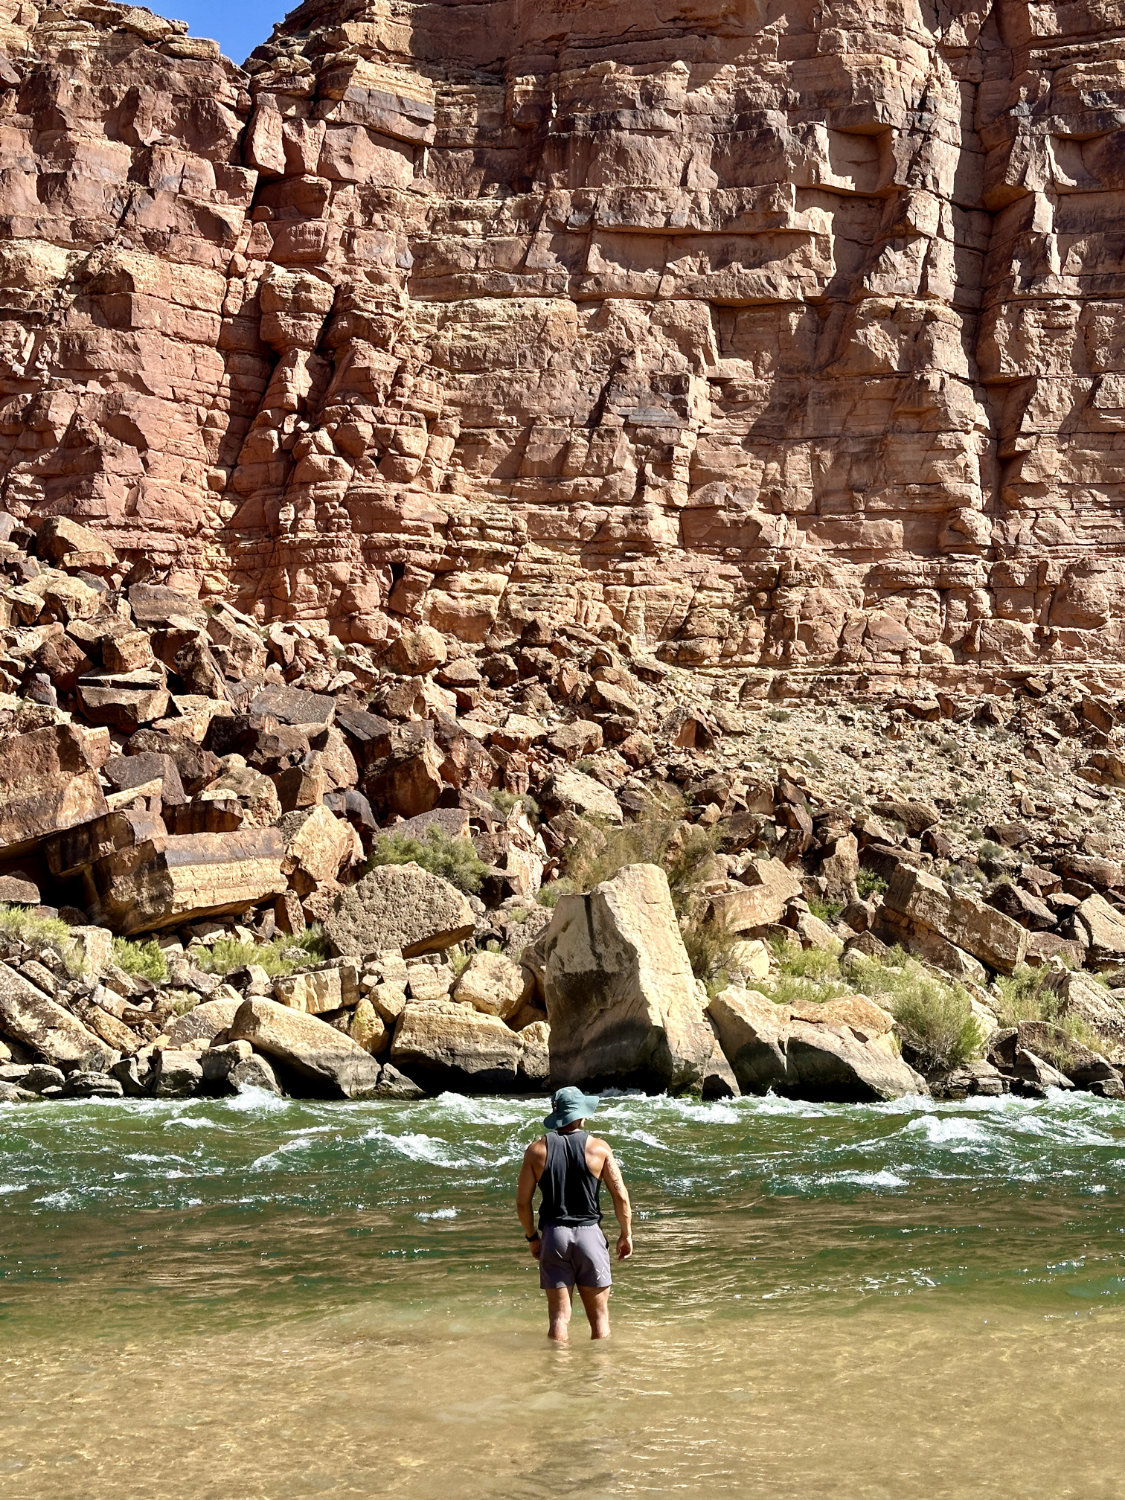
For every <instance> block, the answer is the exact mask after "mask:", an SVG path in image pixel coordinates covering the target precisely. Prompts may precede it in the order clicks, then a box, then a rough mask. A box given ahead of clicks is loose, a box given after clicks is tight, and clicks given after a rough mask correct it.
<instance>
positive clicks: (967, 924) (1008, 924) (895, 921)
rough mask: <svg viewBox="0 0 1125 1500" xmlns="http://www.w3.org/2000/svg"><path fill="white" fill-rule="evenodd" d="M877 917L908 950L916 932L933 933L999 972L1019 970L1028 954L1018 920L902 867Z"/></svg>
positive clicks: (906, 866)
mask: <svg viewBox="0 0 1125 1500" xmlns="http://www.w3.org/2000/svg"><path fill="white" fill-rule="evenodd" d="M880 916H881V920H882V924H883V925H884V926H885V927H888V928H889V929H890V930H891V932H892V934H893V935H894V936H895V937H897V939H898V940H899V941H901V942H903V944H904V946H906V947H910V946H912V942H911V939H912V937H913V935H914V934H915V933H916V932H918V931H919V930H920V931H922V932H926V931H928V932H936V933H937V934H938V936H939V937H942V938H944V939H945V940H946V942H948V943H952V944H953V945H954V946H955V947H957V948H960V949H963V950H964V951H965V952H967V953H970V954H972V955H973V957H974V958H978V959H980V961H981V962H982V963H984V964H987V965H988V966H989V968H991V969H996V970H998V971H999V972H1000V973H1002V974H1010V973H1011V972H1012V970H1013V969H1016V968H1018V967H1019V965H1020V964H1022V963H1023V961H1024V956H1025V954H1026V952H1027V931H1026V929H1025V928H1023V927H1021V926H1020V924H1019V923H1018V922H1013V921H1012V919H1011V917H1006V916H1004V914H1003V913H1002V912H999V911H997V910H996V909H995V908H994V907H991V906H986V905H985V903H984V902H983V901H981V900H980V899H979V898H978V897H977V896H973V895H970V894H968V892H965V891H955V890H953V889H951V887H949V886H947V885H945V884H944V883H943V882H942V881H940V880H938V879H937V878H936V877H935V876H933V875H928V874H926V873H925V872H924V871H922V870H915V869H913V868H911V866H909V865H900V866H899V867H898V869H897V870H896V871H895V873H894V875H893V876H892V878H891V882H890V884H889V885H888V887H887V890H886V894H885V895H884V897H883V907H882V911H881V913H880ZM878 935H879V936H880V937H883V936H884V933H883V932H882V931H880V932H879V933H878Z"/></svg>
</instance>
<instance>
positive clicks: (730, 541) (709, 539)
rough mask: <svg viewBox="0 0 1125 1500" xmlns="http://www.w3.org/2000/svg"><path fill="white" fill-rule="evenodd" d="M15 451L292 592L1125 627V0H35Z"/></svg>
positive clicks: (229, 582)
mask: <svg viewBox="0 0 1125 1500" xmlns="http://www.w3.org/2000/svg"><path fill="white" fill-rule="evenodd" d="M0 48H2V50H3V53H4V54H5V55H6V59H7V60H6V61H4V62H2V63H0V88H2V89H3V93H2V94H0V141H2V153H0V155H2V162H0V287H2V290H3V298H2V304H0V305H2V308H3V313H2V316H3V324H2V328H0V351H2V352H0V360H2V364H0V476H2V479H0V483H2V495H3V502H4V505H5V507H6V508H7V510H8V511H9V512H11V513H12V514H13V515H15V516H16V517H18V518H21V519H22V518H26V519H27V520H28V521H29V522H30V524H31V525H32V526H33V527H34V526H37V525H38V524H39V523H40V522H41V520H42V519H43V518H44V517H46V516H49V515H55V514H66V515H72V516H74V517H75V518H77V519H79V520H81V521H83V522H87V523H89V524H90V525H92V526H95V527H96V528H98V529H101V530H104V531H105V532H106V533H107V534H108V540H109V541H110V542H111V543H112V544H113V545H115V546H116V547H118V548H119V549H121V550H122V551H124V552H125V553H126V554H128V555H130V556H133V557H136V558H141V557H143V558H144V559H145V560H146V561H147V562H149V563H151V564H153V565H154V566H155V567H156V569H157V570H158V572H159V573H160V574H161V575H163V574H165V573H167V574H168V581H169V582H171V583H172V584H173V585H174V586H176V585H179V586H183V585H185V584H189V585H190V586H191V587H192V588H193V589H194V588H198V589H199V590H201V592H202V594H203V596H204V597H205V598H214V597H216V596H219V595H229V596H231V597H233V598H234V599H235V600H236V602H238V603H240V604H241V606H242V607H243V608H245V609H247V610H249V611H252V612H254V613H255V614H256V615H257V616H258V617H260V618H261V619H263V620H268V619H273V618H281V617H284V618H297V619H302V620H306V621H314V620H323V619H328V620H329V621H331V623H332V626H333V628H334V629H335V630H336V632H337V633H338V634H339V635H340V636H341V637H343V638H344V639H352V640H358V641H366V642H370V643H379V642H381V641H383V640H385V639H387V638H388V637H389V636H390V637H393V636H395V635H397V634H398V633H399V631H400V630H401V629H402V628H403V626H404V624H406V623H407V622H419V621H423V622H426V623H429V624H431V625H434V626H436V627H437V628H438V629H439V630H440V631H442V632H443V633H445V634H447V635H452V636H454V637H457V638H459V639H460V640H462V641H464V642H467V643H469V644H474V643H478V642H481V641H483V640H484V639H485V638H486V637H488V636H489V634H490V632H493V631H494V630H496V629H499V630H500V631H501V632H502V631H503V629H504V628H505V627H506V626H508V625H509V624H511V623H513V622H516V623H518V622H520V621H521V620H523V619H526V617H528V616H529V615H543V616H546V617H548V619H550V620H554V621H567V620H569V621H573V622H576V623H578V624H582V625H586V626H590V627H592V628H595V629H605V628H616V629H617V630H619V631H622V632H624V633H626V634H629V635H632V636H635V637H638V638H641V639H647V640H650V641H659V642H661V643H662V644H661V651H662V653H663V654H664V655H665V656H667V657H668V658H670V659H672V660H676V661H678V662H680V663H682V664H685V665H694V664H698V665H712V664H724V663H727V664H730V665H737V666H752V667H753V666H761V667H767V668H780V667H784V668H800V667H804V666H810V667H830V666H836V667H844V668H847V669H848V670H849V671H854V670H855V669H856V668H860V667H868V666H873V667H874V668H876V670H878V669H880V668H884V669H886V670H887V671H889V672H892V673H893V672H895V671H902V670H903V669H910V670H919V669H920V670H922V671H925V672H929V673H932V674H934V675H942V674H945V675H951V674H953V673H954V672H956V671H957V670H959V669H962V668H964V669H974V668H978V667H984V668H986V669H987V670H988V672H989V673H996V672H998V671H1006V670H1009V669H1010V668H1012V667H1017V668H1018V667H1019V666H1020V665H1026V664H1029V663H1041V662H1045V661H1052V662H1059V663H1082V662H1089V661H1098V662H1110V663H1112V662H1118V661H1120V660H1121V657H1122V647H1123V644H1125V642H1123V639H1122V637H1123V631H1125V627H1123V621H1125V597H1123V594H1125V574H1123V572H1122V570H1121V566H1120V563H1119V560H1118V558H1119V552H1120V549H1121V544H1122V540H1123V537H1125V532H1123V526H1122V521H1121V500H1122V473H1121V467H1122V461H1123V456H1125V355H1123V346H1125V316H1123V315H1122V311H1121V305H1122V304H1121V296H1122V290H1123V280H1125V273H1123V271H1122V266H1121V230H1122V218H1123V206H1125V197H1123V194H1125V167H1123V166H1122V163H1123V162H1125V153H1123V151H1122V143H1123V139H1125V137H1123V132H1125V3H1122V0H1072V3H1063V4H1046V3H1033V0H939V3H936V4H929V3H926V4H923V3H921V0H863V3H859V0H854V3H853V0H822V3H813V0H791V3H785V4H782V3H779V0H659V3H657V0H653V3H648V4H646V3H644V0H641V3H638V0H627V3H626V0H602V3H598V4H582V3H579V0H491V3H489V0H485V3H481V4H475V5H470V4H460V5H442V4H429V5H426V4H416V5H413V4H408V3H404V0H370V3H367V4H363V3H349V0H333V3H330V4H329V3H323V0H310V3H308V4H306V5H305V6H303V7H302V8H300V9H299V10H297V11H295V12H294V13H293V14H292V15H291V16H290V17H289V18H288V19H287V21H286V22H285V23H284V25H282V26H280V27H279V28H277V29H276V31H275V33H274V36H273V37H272V38H271V40H270V41H269V42H268V43H267V44H266V45H265V46H263V47H262V48H260V49H259V50H258V51H257V52H256V53H255V54H254V56H253V57H252V58H251V59H250V60H249V62H248V64H247V67H246V69H245V71H244V70H240V69H238V68H236V67H234V66H233V65H232V64H230V63H229V62H227V61H226V60H224V59H223V58H221V57H220V56H219V54H218V52H217V50H216V49H215V47H214V46H213V44H211V43H208V42H203V41H198V40H196V39H194V38H189V37H187V36H186V35H185V34H184V33H183V30H182V28H181V27H180V26H178V25H177V24H176V23H171V22H165V21H162V20H159V19H158V18H156V17H154V16H152V15H150V14H149V13H148V12H147V11H144V10H141V9H138V8H127V7H124V6H119V5H110V4H101V3H95V0H89V3H83V0H68V3H67V4H65V5H63V6H60V7H57V8H45V9H42V10H39V9H37V8H36V7H35V6H33V5H30V4H28V5H16V4H13V3H12V0H0Z"/></svg>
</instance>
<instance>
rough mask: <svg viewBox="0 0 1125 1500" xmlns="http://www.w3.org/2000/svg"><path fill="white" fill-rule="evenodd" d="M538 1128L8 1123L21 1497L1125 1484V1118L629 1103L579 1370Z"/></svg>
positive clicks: (356, 1115) (482, 1123) (6, 1252)
mask: <svg viewBox="0 0 1125 1500" xmlns="http://www.w3.org/2000/svg"><path fill="white" fill-rule="evenodd" d="M542 1112H543V1101H541V1100H540V1101H529V1100H508V1099H500V1100H482V1099H463V1098H460V1097H457V1096H454V1095H446V1096H444V1097H443V1098H441V1099H437V1100H430V1101H426V1102H423V1103H419V1104H413V1105H395V1104H351V1105H349V1104H329V1103H301V1102H297V1101H288V1100H287V1101H281V1100H276V1099H272V1098H268V1097H265V1096H243V1097H240V1098H238V1099H234V1100H231V1101H191V1102H187V1103H155V1102H152V1103H149V1102H145V1103H121V1102H101V1103H99V1102H89V1103H78V1102H75V1103H58V1104H48V1105H41V1106H30V1107H27V1106H0V1222H2V1225H3V1237H2V1241H0V1337H2V1340H3V1345H2V1350H0V1496H4V1497H7V1496H9V1495H10V1496H21V1497H34V1500H59V1497H67V1500H70V1497H75V1500H77V1497H80V1496H81V1497H86V1496H89V1497H94V1500H107V1497H108V1500H125V1497H134V1496H136V1497H138V1500H140V1497H145V1500H164V1497H168V1500H189V1497H190V1500H212V1497H213V1500H220V1497H221V1500H297V1497H301V1500H304V1497H309V1496H383V1495H387V1496H402V1497H410V1500H414V1497H426V1500H431V1497H436V1500H461V1497H466V1500H468V1497H473V1500H476V1497H483V1500H490V1497H516V1496H528V1495H536V1494H541V1495H544V1496H550V1497H554V1496H559V1497H570V1496H582V1497H584V1500H587V1497H592V1500H598V1497H603V1496H605V1497H610V1496H612V1497H617V1496H634V1495H636V1496H656V1495H661V1496H662V1495H697V1494H705V1495H731V1496H748V1497H749V1496H754V1497H759V1496H771V1497H772V1496H794V1497H797V1496H800V1497H804V1496H814V1495H815V1496H819V1495H830V1496H835V1497H844V1500H851V1497H860V1496H862V1497H869V1496H870V1497H887V1500H891V1497H894V1500H913V1497H944V1496H958V1497H959V1496H966V1497H968V1496H972V1497H978V1496H986V1497H1013V1496H1069V1495H1074V1496H1078V1495H1082V1496H1095V1497H1103V1496H1104V1497H1110V1496H1114V1497H1116V1496H1119V1495H1120V1494H1121V1493H1122V1491H1123V1490H1125V1479H1122V1477H1121V1459H1122V1457H1123V1449H1125V1442H1123V1440H1122V1437H1121V1432H1122V1426H1123V1419H1122V1416H1121V1406H1122V1402H1121V1396H1120V1391H1121V1386H1122V1376H1121V1370H1122V1365H1123V1363H1125V1220H1123V1217H1122V1212H1121V1206H1122V1189H1123V1187H1125V1105H1122V1104H1116V1103H1113V1102H1108V1101H1101V1100H1097V1099H1093V1098H1091V1097H1089V1096H1078V1097H1075V1096H1073V1095H1072V1096H1061V1095H1060V1096H1058V1097H1056V1098H1053V1099H1050V1100H1048V1101H1046V1102H1044V1103H1031V1102H1024V1101H1015V1100H1004V1101H998V1100H992V1101H976V1102H971V1103H967V1104H962V1105H935V1104H933V1103H932V1102H930V1101H920V1100H905V1101H901V1102H900V1103H898V1104H895V1105H884V1106H870V1107H866V1106H830V1105H829V1106H818V1105H810V1104H798V1103H789V1102H784V1101H781V1100H776V1099H772V1098H767V1099H748V1100H740V1101H738V1102H736V1103H731V1104H727V1103H723V1104H709V1105H701V1104H692V1103H688V1102H684V1101H675V1100H669V1099H645V1098H639V1097H617V1098H608V1099H606V1100H605V1101H604V1102H603V1106H602V1108H601V1110H600V1111H599V1113H598V1115H597V1127H596V1128H597V1129H598V1130H599V1131H600V1132H601V1133H602V1134H604V1135H605V1136H606V1137H607V1138H608V1139H609V1140H610V1141H611V1142H612V1143H613V1145H614V1148H615V1150H616V1151H617V1154H618V1157H619V1159H620V1161H621V1163H622V1166H623V1168H624V1171H625V1174H626V1177H627V1180H628V1182H629V1185H630V1187H631V1190H632V1192H633V1196H634V1200H635V1205H636V1210H637V1222H636V1241H637V1250H636V1255H635V1257H634V1259H633V1260H632V1261H631V1262H629V1263H628V1264H627V1265H626V1266H625V1267H623V1268H621V1270H620V1271H619V1273H618V1281H617V1286H616V1289H615V1293H614V1297H613V1303H612V1309H613V1317H614V1337H613V1339H612V1340H611V1341H609V1342H607V1343H605V1344H600V1343H599V1344H592V1343H590V1342H589V1341H588V1340H587V1339H584V1338H583V1337H582V1334H583V1333H584V1327H580V1326H579V1322H580V1319H579V1320H576V1322H575V1324H574V1335H575V1337H574V1340H573V1342H572V1344H571V1345H570V1347H569V1348H566V1349H557V1348H553V1347H551V1346H549V1345H548V1344H547V1343H546V1340H545V1338H544V1336H543V1335H544V1332H545V1318H544V1314H543V1298H542V1295H541V1293H540V1292H539V1290H538V1282H537V1275H536V1269H535V1267H534V1264H533V1263H532V1262H531V1260H530V1259H529V1258H528V1257H527V1256H526V1254H525V1253H524V1246H523V1238H522V1233H521V1231H520V1229H519V1226H518V1224H517V1222H516V1220H515V1217H514V1213H513V1211H512V1202H511V1200H512V1194H513V1190H514V1182H515V1175H516V1172H517V1169H518V1164H519V1160H520V1157H521V1154H522V1150H523V1147H524V1145H525V1144H526V1142H527V1141H528V1140H530V1139H531V1138H532V1137H533V1136H534V1135H535V1134H536V1133H537V1124H538V1118H539V1116H540V1115H541V1114H542Z"/></svg>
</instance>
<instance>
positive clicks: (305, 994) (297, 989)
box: [273, 963, 359, 1016]
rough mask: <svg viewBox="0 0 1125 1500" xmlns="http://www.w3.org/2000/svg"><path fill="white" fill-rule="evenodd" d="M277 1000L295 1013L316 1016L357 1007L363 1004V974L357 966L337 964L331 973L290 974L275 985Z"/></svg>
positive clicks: (310, 970)
mask: <svg viewBox="0 0 1125 1500" xmlns="http://www.w3.org/2000/svg"><path fill="white" fill-rule="evenodd" d="M273 994H274V999H275V1000H279V1001H280V1002H281V1004H282V1005H288V1006H291V1007H292V1009H293V1010H303V1011H305V1012H307V1013H308V1014H309V1015H312V1016H319V1015H323V1014H324V1013H325V1012H326V1011H330V1010H340V1009H342V1008H343V1007H346V1006H352V1005H355V1004H356V1002H357V1001H358V1000H359V971H358V969H357V968H356V966H355V964H350V963H344V964H335V965H334V966H333V967H332V968H327V969H306V970H304V971H303V972H302V973H300V974H286V975H283V976H282V977H281V978H280V979H275V980H274V982H273Z"/></svg>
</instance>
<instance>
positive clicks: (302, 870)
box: [282, 804, 356, 896]
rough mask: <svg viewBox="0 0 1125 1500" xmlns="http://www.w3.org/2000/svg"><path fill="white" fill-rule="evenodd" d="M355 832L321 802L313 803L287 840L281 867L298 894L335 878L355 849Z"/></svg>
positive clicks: (305, 892) (303, 893) (302, 893)
mask: <svg viewBox="0 0 1125 1500" xmlns="http://www.w3.org/2000/svg"><path fill="white" fill-rule="evenodd" d="M355 842H356V839H355V832H354V830H353V828H352V826H351V824H350V823H346V822H345V821H344V819H343V818H337V817H336V816H335V815H334V814H333V813H332V812H330V811H329V810H328V808H327V807H325V806H323V804H322V805H321V806H319V807H314V808H313V810H312V812H310V813H309V815H308V817H307V818H305V819H304V820H303V821H302V823H301V826H300V827H299V828H298V829H297V830H296V832H294V833H293V834H292V836H291V837H289V838H288V839H287V840H286V844H285V862H284V864H283V866H282V868H283V869H284V870H285V873H286V874H287V875H288V876H289V883H290V885H291V886H293V888H294V890H296V891H297V892H298V893H299V894H300V895H302V896H305V895H308V894H309V892H310V891H313V890H315V889H316V887H317V886H318V885H323V884H324V882H325V881H327V880H335V878H336V875H337V874H338V872H339V870H340V867H341V865H343V864H344V863H345V862H346V861H347V860H348V859H349V858H350V857H351V855H352V854H353V853H354V851H355Z"/></svg>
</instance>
